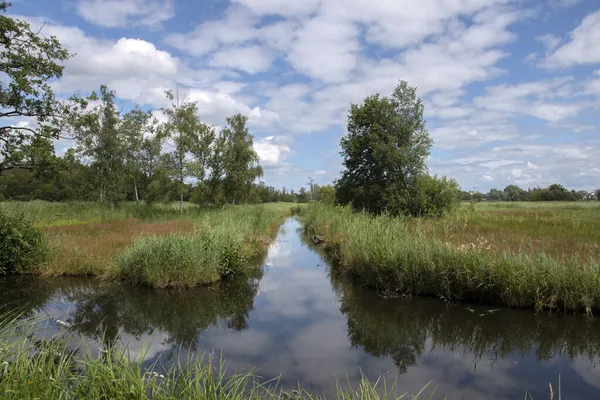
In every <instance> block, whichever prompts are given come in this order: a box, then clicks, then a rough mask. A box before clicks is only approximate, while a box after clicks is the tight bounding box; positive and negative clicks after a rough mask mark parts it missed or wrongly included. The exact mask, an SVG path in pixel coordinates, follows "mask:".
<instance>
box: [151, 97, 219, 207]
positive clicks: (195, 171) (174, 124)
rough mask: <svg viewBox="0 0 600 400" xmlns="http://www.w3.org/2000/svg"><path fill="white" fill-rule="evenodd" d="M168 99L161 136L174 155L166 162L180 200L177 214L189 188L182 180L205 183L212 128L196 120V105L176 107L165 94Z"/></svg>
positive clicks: (186, 104) (187, 103) (176, 103)
mask: <svg viewBox="0 0 600 400" xmlns="http://www.w3.org/2000/svg"><path fill="white" fill-rule="evenodd" d="M167 98H168V99H169V100H171V102H172V104H171V107H167V108H163V112H164V113H165V115H166V116H167V122H165V123H164V124H163V126H162V130H163V135H164V136H165V137H168V138H170V139H171V141H172V142H173V145H174V146H173V151H172V152H171V157H170V158H168V161H169V162H168V163H167V164H166V165H168V166H169V167H170V169H171V174H172V175H173V176H174V177H175V180H176V182H177V185H176V191H177V194H178V196H179V211H180V212H183V197H184V195H186V193H187V192H188V190H189V188H188V186H187V185H186V184H185V180H186V179H187V178H189V177H196V178H198V179H199V180H200V182H202V181H203V180H204V174H205V165H206V161H207V159H208V150H209V149H210V142H211V141H212V139H210V141H207V138H210V137H211V134H212V138H214V133H213V131H212V128H208V127H207V126H206V125H205V124H203V123H202V122H201V121H200V118H199V117H198V107H197V105H196V103H189V102H186V103H184V104H182V105H181V106H180V105H179V99H177V101H176V102H173V99H174V96H173V94H172V93H171V92H170V91H167Z"/></svg>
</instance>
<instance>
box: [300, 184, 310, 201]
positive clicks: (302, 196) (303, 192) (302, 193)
mask: <svg viewBox="0 0 600 400" xmlns="http://www.w3.org/2000/svg"><path fill="white" fill-rule="evenodd" d="M309 200H310V193H308V192H307V191H306V189H305V188H304V187H301V188H300V191H299V192H298V203H308V202H309Z"/></svg>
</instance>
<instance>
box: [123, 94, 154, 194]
mask: <svg viewBox="0 0 600 400" xmlns="http://www.w3.org/2000/svg"><path fill="white" fill-rule="evenodd" d="M150 122H151V113H150V112H145V111H143V110H142V109H141V108H140V107H139V106H136V107H134V108H133V109H131V110H130V111H129V112H128V113H126V114H125V115H124V116H123V121H122V124H121V126H120V129H121V137H122V138H123V142H124V143H123V145H124V147H125V169H126V171H127V175H128V177H129V179H130V180H131V184H132V185H133V191H134V195H135V202H136V204H137V203H139V200H140V197H139V192H138V185H139V180H140V177H141V174H142V160H143V156H144V154H143V145H144V140H145V134H148V133H150V134H151V133H152V132H151V130H152V128H151V126H150Z"/></svg>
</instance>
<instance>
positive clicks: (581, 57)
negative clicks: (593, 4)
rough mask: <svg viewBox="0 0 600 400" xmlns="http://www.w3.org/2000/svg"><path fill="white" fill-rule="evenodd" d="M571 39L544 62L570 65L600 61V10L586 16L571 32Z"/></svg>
mask: <svg viewBox="0 0 600 400" xmlns="http://www.w3.org/2000/svg"><path fill="white" fill-rule="evenodd" d="M569 36H570V40H569V41H568V42H567V43H565V44H563V45H562V46H560V47H558V48H557V49H556V50H555V51H554V52H552V53H551V54H550V55H548V57H547V58H546V59H545V60H544V62H543V63H542V65H543V66H546V67H570V66H573V65H578V64H594V63H598V62H600V10H599V11H596V12H594V13H592V14H590V15H588V16H586V17H585V18H584V19H583V20H582V21H581V24H580V25H579V26H578V27H577V28H575V29H574V30H573V31H572V32H571V33H570V35H569Z"/></svg>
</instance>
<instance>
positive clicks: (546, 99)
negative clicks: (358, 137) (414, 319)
mask: <svg viewBox="0 0 600 400" xmlns="http://www.w3.org/2000/svg"><path fill="white" fill-rule="evenodd" d="M12 3H13V7H12V8H11V9H10V14H11V15H12V16H14V17H17V18H20V19H26V20H27V21H29V22H30V23H31V24H32V27H34V28H41V33H42V34H43V35H45V36H50V35H55V36H56V37H57V38H58V39H59V40H60V41H61V42H62V43H63V44H64V45H65V47H67V48H68V49H69V50H71V51H72V52H73V53H76V55H75V56H74V57H73V58H72V59H71V60H69V61H68V62H67V63H66V67H65V70H64V75H63V78H62V79H61V80H59V81H56V82H53V87H54V89H55V91H56V92H57V93H64V94H68V93H72V92H74V91H79V92H80V93H88V92H89V91H91V90H94V89H96V90H97V89H98V88H99V87H100V85H101V84H106V85H108V87H109V88H110V89H113V90H114V91H115V92H116V94H117V96H118V99H119V104H120V105H121V106H122V107H123V108H127V107H131V106H132V105H133V104H135V103H139V104H142V105H144V107H147V108H156V109H158V108H160V107H162V106H165V105H167V104H168V103H167V101H166V97H165V96H164V91H165V90H167V89H171V90H174V89H175V88H176V87H177V86H179V87H180V89H179V91H180V96H181V97H182V98H185V99H186V100H189V101H197V103H198V108H199V113H200V117H201V118H202V120H203V121H204V122H207V123H210V124H213V125H216V126H223V125H224V124H225V118H226V117H228V116H231V115H233V114H235V113H238V112H241V113H243V114H246V115H247V116H248V117H249V127H250V131H251V133H252V134H253V135H254V147H255V149H256V151H257V153H258V155H259V157H260V160H261V165H262V166H263V168H264V171H265V174H264V177H263V178H262V180H263V181H264V182H265V183H266V184H268V185H273V186H275V187H277V188H281V187H287V188H295V189H298V188H299V187H301V186H303V185H306V184H307V183H308V179H309V177H312V178H313V179H315V181H316V182H317V183H319V184H328V183H331V182H333V180H334V179H336V178H337V177H339V176H340V171H341V169H342V158H341V156H340V146H339V141H340V138H342V137H343V136H344V135H345V134H346V123H347V115H348V110H349V108H350V104H352V103H354V104H357V103H360V102H361V101H362V100H363V99H364V98H365V97H366V96H368V95H371V94H375V93H381V94H383V95H389V94H391V93H392V91H393V89H394V87H395V86H396V84H397V82H398V80H400V79H401V80H406V81H408V82H409V83H410V84H411V85H413V86H416V87H417V88H418V94H419V96H420V97H421V98H423V100H424V103H425V118H426V120H427V127H428V130H429V133H430V135H431V137H432V138H433V141H434V145H433V147H432V150H431V155H430V156H429V158H428V160H427V164H428V167H429V170H430V172H431V173H432V174H438V175H447V176H449V177H451V178H454V179H456V180H457V181H458V183H459V184H460V185H461V187H462V188H463V190H478V191H487V190H489V189H490V188H493V187H496V188H504V187H505V186H507V185H508V184H513V183H514V184H518V185H520V186H522V187H524V188H528V187H536V186H547V185H549V184H551V183H555V182H559V183H561V184H563V185H564V186H566V187H568V188H569V189H577V190H582V189H583V190H592V189H595V188H598V187H600V157H599V155H600V113H599V108H600V0H537V1H536V0H202V1H200V0H198V1H196V0H12ZM70 145H71V144H70V143H68V142H66V141H61V142H59V143H57V152H58V153H59V154H60V153H61V152H64V151H65V150H66V148H68V147H69V146H70Z"/></svg>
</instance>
